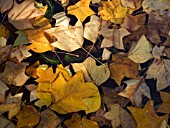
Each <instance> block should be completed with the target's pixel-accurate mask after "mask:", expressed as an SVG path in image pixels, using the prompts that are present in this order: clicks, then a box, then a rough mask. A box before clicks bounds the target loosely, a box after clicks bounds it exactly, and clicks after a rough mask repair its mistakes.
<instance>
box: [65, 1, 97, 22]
mask: <svg viewBox="0 0 170 128" xmlns="http://www.w3.org/2000/svg"><path fill="white" fill-rule="evenodd" d="M90 1H91V0H80V1H79V2H77V3H76V4H75V5H72V6H69V7H68V8H67V10H68V14H72V15H75V16H76V17H77V18H78V19H80V21H81V22H83V21H84V20H85V19H86V17H88V16H91V15H93V14H95V13H94V12H93V11H92V10H91V9H90V8H89V4H90Z"/></svg>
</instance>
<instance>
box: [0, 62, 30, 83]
mask: <svg viewBox="0 0 170 128" xmlns="http://www.w3.org/2000/svg"><path fill="white" fill-rule="evenodd" d="M26 66H27V63H25V62H22V63H19V64H16V63H14V62H10V61H7V62H6V67H5V70H4V72H3V73H0V80H2V81H3V82H4V83H5V84H13V85H16V86H22V85H23V84H24V83H25V82H26V81H27V80H28V78H29V77H28V76H26V75H25V68H26Z"/></svg>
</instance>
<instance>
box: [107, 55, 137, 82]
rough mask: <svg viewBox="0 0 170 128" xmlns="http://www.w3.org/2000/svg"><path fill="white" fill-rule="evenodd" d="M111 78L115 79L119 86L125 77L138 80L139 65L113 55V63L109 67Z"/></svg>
mask: <svg viewBox="0 0 170 128" xmlns="http://www.w3.org/2000/svg"><path fill="white" fill-rule="evenodd" d="M109 69H110V72H111V75H110V78H112V79H114V80H115V81H116V83H117V84H118V85H120V84H121V81H122V79H123V78H124V77H129V78H137V76H138V70H139V64H137V63H135V62H133V61H132V60H130V59H129V58H127V57H124V56H121V55H119V56H116V55H112V62H111V63H110V65H109Z"/></svg>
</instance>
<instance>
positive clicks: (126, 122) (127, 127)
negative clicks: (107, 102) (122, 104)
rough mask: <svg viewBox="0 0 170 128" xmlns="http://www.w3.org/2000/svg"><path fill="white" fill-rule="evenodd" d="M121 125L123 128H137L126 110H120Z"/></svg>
mask: <svg viewBox="0 0 170 128" xmlns="http://www.w3.org/2000/svg"><path fill="white" fill-rule="evenodd" d="M120 124H121V126H122V127H123V128H136V121H135V119H134V118H133V116H132V115H131V114H130V113H128V112H127V111H126V110H125V109H122V108H121V109H120Z"/></svg>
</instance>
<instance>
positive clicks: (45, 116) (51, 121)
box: [36, 109, 60, 128]
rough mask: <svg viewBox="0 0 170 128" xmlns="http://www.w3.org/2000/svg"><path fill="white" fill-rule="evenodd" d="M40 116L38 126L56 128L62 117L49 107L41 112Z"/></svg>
mask: <svg viewBox="0 0 170 128" xmlns="http://www.w3.org/2000/svg"><path fill="white" fill-rule="evenodd" d="M40 117H41V119H40V123H39V124H38V125H37V127H36V128H56V126H58V125H59V124H60V118H59V117H58V116H57V115H56V114H55V113H54V112H53V111H51V110H49V109H47V110H45V111H43V112H41V114H40Z"/></svg>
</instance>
